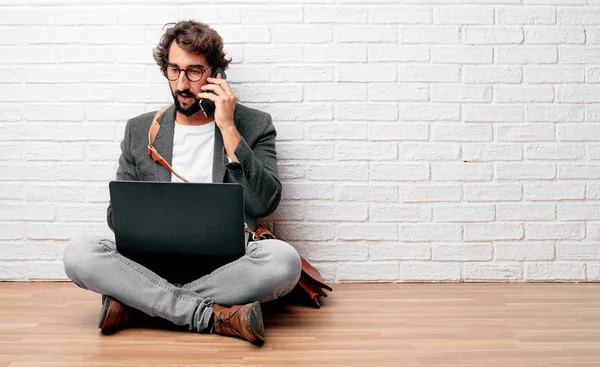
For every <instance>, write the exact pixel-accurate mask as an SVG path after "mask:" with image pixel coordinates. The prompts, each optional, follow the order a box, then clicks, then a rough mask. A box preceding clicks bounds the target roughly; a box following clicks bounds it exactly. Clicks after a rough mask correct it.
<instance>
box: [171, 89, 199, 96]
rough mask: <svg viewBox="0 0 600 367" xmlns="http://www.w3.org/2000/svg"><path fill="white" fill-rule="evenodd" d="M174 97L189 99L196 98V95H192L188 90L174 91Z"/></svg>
mask: <svg viewBox="0 0 600 367" xmlns="http://www.w3.org/2000/svg"><path fill="white" fill-rule="evenodd" d="M175 95H176V96H182V97H185V98H189V97H191V98H196V95H195V94H194V93H192V92H191V91H190V90H189V89H186V90H176V91H175Z"/></svg>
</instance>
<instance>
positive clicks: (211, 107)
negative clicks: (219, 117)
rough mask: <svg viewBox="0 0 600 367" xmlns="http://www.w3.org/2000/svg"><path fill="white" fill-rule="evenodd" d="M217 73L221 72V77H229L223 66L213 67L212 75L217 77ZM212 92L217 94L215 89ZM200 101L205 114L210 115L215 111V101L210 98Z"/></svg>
mask: <svg viewBox="0 0 600 367" xmlns="http://www.w3.org/2000/svg"><path fill="white" fill-rule="evenodd" d="M217 74H221V78H223V79H227V75H225V70H223V68H216V69H213V73H212V75H211V76H210V77H211V78H216V77H217ZM210 93H213V94H215V92H213V91H210ZM198 103H199V104H200V109H201V110H202V113H204V116H206V117H210V116H212V115H213V114H214V113H215V102H213V101H211V100H210V99H206V98H203V99H201V100H200V102H198Z"/></svg>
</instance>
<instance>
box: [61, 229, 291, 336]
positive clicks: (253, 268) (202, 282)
mask: <svg viewBox="0 0 600 367" xmlns="http://www.w3.org/2000/svg"><path fill="white" fill-rule="evenodd" d="M63 260H64V265H65V273H66V274H67V276H68V277H69V278H70V279H71V280H72V281H73V282H74V283H75V284H77V285H78V286H79V287H81V288H84V289H88V290H91V291H93V292H96V293H99V294H103V295H108V296H111V297H114V298H116V299H118V300H119V301H121V302H123V303H124V304H126V305H128V306H130V307H133V308H136V309H138V310H140V311H142V312H144V313H146V314H148V315H150V316H155V317H160V318H163V319H166V320H169V321H170V322H172V323H173V324H175V325H179V326H186V327H187V328H188V329H189V330H194V331H202V330H204V329H205V328H206V327H207V326H208V322H209V320H210V318H211V317H212V307H211V306H212V304H213V303H216V304H220V305H224V306H231V305H239V304H246V303H250V302H254V301H259V302H267V301H271V300H273V299H276V298H279V297H282V296H284V295H286V294H287V293H289V292H290V291H291V290H292V289H293V288H294V287H295V286H296V284H297V282H298V279H299V278H300V272H301V269H302V264H301V261H300V256H299V255H298V252H296V250H295V249H294V248H293V247H292V246H290V245H289V244H288V243H286V242H283V241H280V240H263V241H259V242H254V241H250V242H248V244H247V246H246V254H245V255H244V256H242V257H240V258H239V259H237V260H235V261H233V262H230V263H228V264H225V265H224V266H221V267H220V268H218V269H216V270H215V271H213V272H212V273H210V274H207V275H205V276H203V277H201V278H199V279H196V280H194V281H192V282H190V283H188V284H185V285H178V284H172V283H170V282H168V281H167V280H166V279H164V278H162V277H161V276H159V275H158V274H156V273H155V272H153V271H151V270H149V269H148V268H146V267H144V266H142V265H140V264H138V263H136V262H134V261H132V260H130V259H128V258H127V257H125V256H123V255H121V254H120V253H119V252H117V248H116V245H115V243H114V242H113V241H111V240H108V239H88V240H85V239H82V240H79V241H72V242H71V243H70V244H69V245H68V246H67V247H66V248H65V253H64V257H63Z"/></svg>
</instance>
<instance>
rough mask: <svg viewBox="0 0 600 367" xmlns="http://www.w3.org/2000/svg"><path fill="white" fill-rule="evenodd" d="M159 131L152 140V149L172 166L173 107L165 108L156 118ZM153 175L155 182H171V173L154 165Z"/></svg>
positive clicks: (158, 165)
mask: <svg viewBox="0 0 600 367" xmlns="http://www.w3.org/2000/svg"><path fill="white" fill-rule="evenodd" d="M158 124H159V125H160V130H159V131H158V134H157V135H156V139H155V140H154V147H155V148H156V150H157V151H158V152H159V153H160V155H162V156H163V158H164V159H165V160H166V161H167V162H168V163H169V164H173V136H174V134H175V106H174V105H171V107H169V108H167V110H165V112H164V113H163V114H162V115H161V116H160V117H159V118H158ZM155 167H156V168H155V174H156V180H157V181H171V171H169V170H168V169H167V168H166V167H163V166H162V165H160V164H158V163H156V166H155Z"/></svg>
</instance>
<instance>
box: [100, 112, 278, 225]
mask: <svg viewBox="0 0 600 367" xmlns="http://www.w3.org/2000/svg"><path fill="white" fill-rule="evenodd" d="M155 113H156V112H148V113H145V114H143V115H140V116H137V117H134V118H132V119H130V120H129V121H127V126H126V127H125V137H124V138H123V141H122V142H121V157H120V158H119V169H118V170H117V180H135V181H171V172H170V171H169V170H168V169H167V168H165V167H163V166H162V165H161V164H160V163H158V162H154V161H153V160H152V158H150V156H149V155H148V129H149V128H150V124H151V123H152V120H153V119H154V115H155ZM233 118H234V122H235V126H236V127H237V129H238V131H239V132H240V135H241V136H242V140H241V141H240V143H239V145H238V146H237V148H236V149H235V152H234V154H235V156H236V157H237V158H238V160H239V161H240V162H239V163H237V162H231V163H228V159H227V155H226V153H225V147H224V146H223V136H222V135H221V131H220V129H219V127H218V126H215V150H214V158H213V174H212V176H213V177H212V180H213V182H214V183H220V182H227V183H230V182H232V183H239V184H242V185H243V187H244V200H245V207H246V223H247V224H248V226H249V227H250V228H251V229H252V230H255V229H256V227H257V221H258V218H261V217H265V216H267V215H269V214H271V213H272V212H273V211H275V209H276V208H277V205H279V201H280V199H281V182H280V181H279V176H278V174H277V153H276V150H275V136H276V135H277V132H276V131H275V126H273V122H272V119H271V115H269V114H268V113H265V112H262V111H258V110H255V109H253V108H250V107H246V106H244V105H241V104H239V103H238V104H237V105H236V107H235V112H234V116H233ZM158 123H159V124H160V130H159V132H158V135H157V136H156V140H155V141H154V147H155V148H156V150H157V151H158V152H159V153H160V154H161V155H162V156H163V158H164V159H165V160H166V161H167V162H169V164H172V160H173V135H174V128H175V107H174V106H171V107H169V108H168V109H167V110H166V111H165V112H164V113H163V114H162V115H161V117H160V118H159V119H158ZM198 205H202V203H198ZM107 221H108V226H109V227H110V228H111V229H113V220H112V207H111V206H110V205H109V206H108V210H107Z"/></svg>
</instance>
